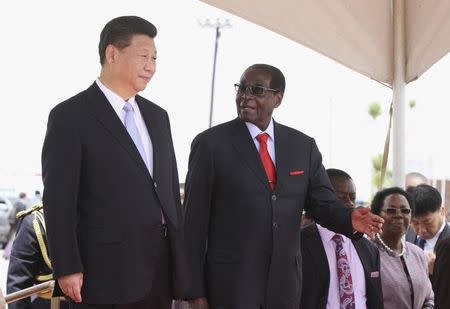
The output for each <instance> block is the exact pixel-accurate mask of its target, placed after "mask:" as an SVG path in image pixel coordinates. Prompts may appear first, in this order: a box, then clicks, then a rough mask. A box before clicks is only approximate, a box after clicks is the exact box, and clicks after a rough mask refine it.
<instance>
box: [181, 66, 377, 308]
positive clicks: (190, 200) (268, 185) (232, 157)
mask: <svg viewBox="0 0 450 309" xmlns="http://www.w3.org/2000/svg"><path fill="white" fill-rule="evenodd" d="M235 88H236V90H237V94H236V108H237V114H238V117H237V118H236V119H234V120H231V121H229V122H226V123H223V124H220V125H218V126H216V127H213V128H210V129H208V130H206V131H205V132H203V133H200V134H199V135H198V136H197V137H196V138H195V139H194V141H193V142H192V148H191V154H190V158H189V171H188V174H187V178H186V187H185V193H186V195H185V225H184V234H185V238H184V240H185V245H186V249H187V252H186V253H187V257H188V260H187V261H188V266H189V267H188V269H189V270H190V271H191V274H190V286H189V289H188V290H186V291H185V293H184V297H185V299H187V300H189V302H190V305H191V307H193V308H208V307H209V306H211V308H227V309H239V308H242V309H244V308H245V309H257V308H258V309H259V308H266V309H272V308H276V309H283V308H298V306H299V304H300V291H301V285H302V277H301V267H302V260H301V254H300V216H301V213H302V210H303V207H304V206H305V202H306V201H307V200H309V201H311V203H310V204H308V205H311V206H310V207H308V209H309V210H310V212H311V214H312V216H313V217H314V219H315V220H316V221H317V222H320V224H322V225H323V226H326V227H327V228H329V229H330V230H333V231H336V232H338V233H341V234H344V235H346V236H348V237H350V238H352V239H355V238H358V237H361V234H360V233H355V232H356V231H359V232H362V233H368V234H373V233H374V232H378V231H379V228H380V226H381V223H382V219H381V218H380V217H378V216H375V215H372V214H371V213H370V212H369V209H350V208H347V207H345V206H344V204H343V203H342V202H340V201H338V200H337V198H336V195H335V193H334V191H333V188H332V187H331V184H330V181H329V179H328V176H327V175H326V172H325V169H324V167H323V165H322V157H321V155H320V152H319V150H318V148H317V146H316V143H315V141H314V139H312V138H311V137H308V136H306V135H305V134H303V133H301V132H299V131H297V130H295V129H293V128H289V127H286V126H284V125H282V124H280V123H278V122H276V121H275V120H274V119H273V118H272V113H273V111H274V109H275V108H277V107H278V106H280V104H281V101H282V99H283V95H284V92H285V79H284V76H283V73H282V72H281V71H280V70H279V69H277V68H275V67H273V66H271V65H267V64H255V65H252V66H250V67H249V68H247V69H246V70H245V72H244V73H243V75H242V77H241V79H240V82H239V83H238V84H236V85H235Z"/></svg>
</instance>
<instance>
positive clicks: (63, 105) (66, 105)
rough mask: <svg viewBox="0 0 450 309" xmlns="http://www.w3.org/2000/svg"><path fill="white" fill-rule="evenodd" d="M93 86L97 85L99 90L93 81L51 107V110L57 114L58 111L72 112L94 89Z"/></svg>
mask: <svg viewBox="0 0 450 309" xmlns="http://www.w3.org/2000/svg"><path fill="white" fill-rule="evenodd" d="M95 87H97V89H98V91H100V89H99V88H98V86H97V85H96V84H95V83H94V84H92V85H91V86H90V87H89V88H87V89H85V90H83V91H80V92H78V93H77V94H75V95H73V96H72V97H70V98H68V99H66V100H64V101H62V102H60V103H58V104H57V105H56V106H55V107H53V109H52V111H51V112H52V113H57V114H60V113H63V114H66V113H69V114H72V113H73V112H74V110H75V109H78V108H79V107H80V105H81V103H82V102H84V101H86V100H87V97H88V94H89V93H91V92H93V91H96V89H95ZM72 115H73V114H72Z"/></svg>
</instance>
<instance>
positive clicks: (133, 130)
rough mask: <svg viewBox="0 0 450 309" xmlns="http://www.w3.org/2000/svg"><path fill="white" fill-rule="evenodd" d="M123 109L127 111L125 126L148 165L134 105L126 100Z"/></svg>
mask: <svg viewBox="0 0 450 309" xmlns="http://www.w3.org/2000/svg"><path fill="white" fill-rule="evenodd" d="M123 110H124V111H125V128H126V129H127V131H128V134H130V136H131V139H132V140H133V142H134V144H135V145H136V148H137V149H138V151H139V153H140V154H141V157H142V160H144V162H145V165H147V166H148V163H147V156H146V155H145V150H144V145H143V144H142V140H141V135H140V134H139V131H138V129H137V126H136V122H135V121H134V109H133V106H131V104H130V103H128V102H125V105H124V106H123Z"/></svg>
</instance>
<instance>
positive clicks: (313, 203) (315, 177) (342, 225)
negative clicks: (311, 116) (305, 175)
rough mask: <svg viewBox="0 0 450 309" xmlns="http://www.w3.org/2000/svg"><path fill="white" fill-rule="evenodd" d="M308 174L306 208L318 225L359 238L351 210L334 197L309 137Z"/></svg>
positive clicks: (313, 143)
mask: <svg viewBox="0 0 450 309" xmlns="http://www.w3.org/2000/svg"><path fill="white" fill-rule="evenodd" d="M310 149H311V154H310V174H309V187H308V189H309V190H308V200H309V201H310V203H307V207H308V208H309V209H308V210H309V211H310V213H311V215H312V216H313V218H314V220H315V221H316V222H318V223H319V224H320V225H322V226H324V227H326V228H328V229H330V230H332V231H334V232H337V233H341V234H343V235H345V236H347V237H349V238H351V239H359V238H360V237H361V236H362V234H361V233H354V231H353V225H352V216H351V214H352V210H351V209H349V208H348V207H346V206H345V205H344V204H343V203H342V202H341V201H339V200H338V199H337V197H336V194H335V192H334V190H333V188H332V186H331V183H330V179H329V178H328V175H327V173H326V171H325V168H324V166H323V164H322V155H321V153H320V151H319V149H318V148H317V145H316V142H315V141H314V139H311V147H310Z"/></svg>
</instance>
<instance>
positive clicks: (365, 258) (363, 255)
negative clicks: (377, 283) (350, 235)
mask: <svg viewBox="0 0 450 309" xmlns="http://www.w3.org/2000/svg"><path fill="white" fill-rule="evenodd" d="M352 244H353V246H354V247H355V250H356V252H357V253H358V256H359V259H360V260H361V264H362V266H363V268H364V277H365V278H366V285H368V284H369V283H370V282H371V281H370V272H371V271H372V268H371V256H370V255H369V252H368V250H364V244H363V243H362V241H356V240H352Z"/></svg>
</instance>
